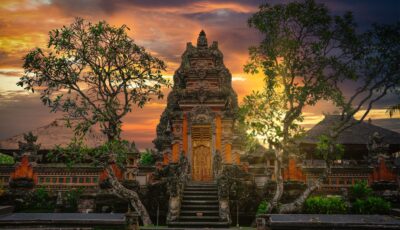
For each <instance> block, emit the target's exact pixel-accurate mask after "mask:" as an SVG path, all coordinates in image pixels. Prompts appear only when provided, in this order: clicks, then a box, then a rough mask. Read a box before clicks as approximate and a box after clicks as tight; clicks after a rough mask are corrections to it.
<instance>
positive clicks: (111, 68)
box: [18, 18, 169, 224]
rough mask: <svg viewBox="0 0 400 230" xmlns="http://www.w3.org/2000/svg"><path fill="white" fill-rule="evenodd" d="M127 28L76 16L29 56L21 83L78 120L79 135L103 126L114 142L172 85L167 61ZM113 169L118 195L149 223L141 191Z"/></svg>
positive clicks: (26, 58) (68, 115)
mask: <svg viewBox="0 0 400 230" xmlns="http://www.w3.org/2000/svg"><path fill="white" fill-rule="evenodd" d="M127 30H128V28H127V27H126V26H125V25H123V26H121V27H114V26H111V25H109V24H107V23H106V22H105V21H100V22H98V23H96V24H92V23H90V22H86V21H84V20H83V19H81V18H77V19H76V20H75V21H74V22H73V23H72V24H71V25H70V26H64V27H62V28H61V29H55V30H52V31H50V33H49V35H50V36H49V42H48V47H47V48H46V49H41V48H36V49H34V50H33V51H31V52H29V53H28V54H27V55H26V56H25V57H24V65H23V67H24V69H25V75H24V76H23V77H22V78H21V79H20V81H19V82H18V85H20V86H22V87H24V88H25V89H26V90H30V91H32V92H33V91H35V90H36V91H39V92H40V95H41V100H42V101H43V103H44V104H45V105H47V106H49V107H50V108H51V109H52V111H54V112H56V111H62V112H64V113H65V114H66V117H67V118H69V119H70V118H79V119H80V122H79V123H78V125H77V126H76V127H75V131H76V134H80V135H83V134H84V133H85V132H86V131H88V129H89V128H90V127H91V126H93V125H95V124H99V125H100V127H101V129H102V131H103V132H104V133H105V134H106V135H107V137H108V140H109V141H110V142H112V141H115V140H120V132H121V123H122V122H121V119H122V118H123V117H124V116H125V115H127V114H128V113H129V112H131V111H132V108H136V107H139V108H142V107H143V106H144V105H145V104H146V103H147V102H148V101H150V100H151V98H152V97H156V98H162V97H163V93H162V90H161V87H162V86H168V85H169V82H168V81H167V80H166V79H164V78H163V77H162V71H163V70H165V68H166V67H165V64H164V62H163V61H161V60H160V59H158V58H156V57H153V56H152V55H151V54H150V53H148V52H146V51H145V49H144V48H143V47H140V46H138V45H137V44H135V42H134V41H133V40H132V39H131V38H130V37H129V36H128V35H127V33H126V31H127ZM109 154H110V155H112V154H113V153H112V152H109ZM110 158H112V157H110ZM108 172H109V175H110V178H109V179H110V180H111V181H112V183H111V184H112V185H113V186H114V187H115V188H117V189H115V191H116V193H117V194H118V195H120V196H124V197H125V198H129V199H130V200H131V204H132V205H133V207H135V208H136V209H137V211H139V213H140V215H141V217H142V220H143V222H144V224H150V223H151V220H150V218H149V215H148V213H147V211H146V209H145V207H144V206H143V205H142V203H141V202H140V199H139V197H138V195H137V193H136V192H134V191H131V190H128V189H126V188H124V187H123V186H122V185H121V184H120V183H119V182H118V180H116V178H115V176H114V175H113V171H112V168H111V166H110V165H109V167H108Z"/></svg>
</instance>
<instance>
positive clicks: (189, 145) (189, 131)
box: [186, 113, 193, 174]
mask: <svg viewBox="0 0 400 230" xmlns="http://www.w3.org/2000/svg"><path fill="white" fill-rule="evenodd" d="M186 119H187V151H188V152H187V153H186V156H187V158H188V162H189V165H190V169H191V170H192V168H193V165H192V159H193V151H192V121H191V117H190V115H189V113H188V114H187V115H186ZM191 170H190V174H191Z"/></svg>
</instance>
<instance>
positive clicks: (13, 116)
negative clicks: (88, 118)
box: [0, 0, 400, 148]
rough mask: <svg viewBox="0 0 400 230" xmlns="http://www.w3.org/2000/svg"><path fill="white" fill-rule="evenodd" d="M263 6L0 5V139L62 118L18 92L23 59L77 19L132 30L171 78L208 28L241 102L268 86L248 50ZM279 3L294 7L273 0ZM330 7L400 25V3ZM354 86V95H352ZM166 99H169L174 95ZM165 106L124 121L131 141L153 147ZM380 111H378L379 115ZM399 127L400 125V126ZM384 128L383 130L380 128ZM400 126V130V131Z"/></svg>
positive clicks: (73, 0)
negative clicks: (249, 64)
mask: <svg viewBox="0 0 400 230" xmlns="http://www.w3.org/2000/svg"><path fill="white" fill-rule="evenodd" d="M262 2H265V1H263V0H193V1H189V0H168V1H167V0H143V1H142V0H113V1H110V0H85V1H81V0H68V1H66V0H34V1H28V0H4V1H1V3H0V138H3V137H9V136H11V135H14V134H18V133H21V132H25V131H27V130H30V129H33V128H36V127H38V126H41V125H45V124H47V123H50V122H51V121H52V120H53V119H54V118H55V117H59V116H61V114H51V113H49V109H47V108H46V107H44V106H43V105H42V104H41V102H40V99H39V98H38V95H32V94H28V93H27V92H25V91H22V90H21V88H20V87H17V86H15V83H16V81H17V80H18V77H19V76H21V74H22V69H21V65H22V57H23V56H24V55H25V54H26V53H27V52H28V51H29V50H30V49H33V48H34V47H46V45H47V39H48V31H50V30H52V29H55V28H60V27H62V26H63V25H69V24H70V23H71V22H73V18H74V17H76V16H80V17H84V18H85V19H87V20H89V21H92V22H96V21H99V20H106V21H107V22H109V23H110V24H112V25H116V26H120V25H122V24H126V25H127V26H129V27H130V29H131V30H130V31H128V33H129V36H130V37H132V38H134V39H135V42H137V43H138V44H139V45H142V46H144V47H145V48H146V49H147V50H148V51H150V52H151V53H152V54H153V55H155V56H157V57H159V58H161V59H163V60H165V61H166V63H167V65H168V70H167V73H166V74H167V75H172V74H173V73H174V71H175V70H176V69H177V68H178V67H179V65H180V61H181V60H180V58H181V55H182V53H183V51H184V49H185V46H186V42H188V41H191V42H194V43H195V42H196V39H197V36H198V33H199V31H200V30H201V29H205V31H206V33H207V37H208V40H209V42H210V43H211V42H212V41H218V42H219V47H220V49H221V51H222V52H223V53H224V63H225V65H226V66H227V67H228V69H229V70H230V71H231V73H232V74H233V82H232V85H233V87H234V89H235V91H236V92H237V94H238V98H239V101H241V100H242V98H243V96H244V95H246V94H249V93H250V92H251V91H253V90H260V89H262V86H263V82H262V80H263V77H262V75H256V76H249V75H247V74H244V73H243V65H244V64H245V63H246V61H247V59H248V47H249V46H253V45H257V44H258V43H259V42H260V41H261V39H262V37H260V34H259V33H258V32H257V31H255V30H254V29H251V28H248V26H247V19H248V17H250V16H251V15H252V13H253V12H255V11H256V10H257V7H258V5H259V4H261V3H262ZM268 2H269V3H271V4H276V3H285V2H288V1H280V0H273V1H268ZM318 2H321V3H325V4H327V6H328V7H329V9H330V10H331V11H332V12H333V13H334V14H343V13H344V12H346V11H348V10H351V11H354V13H355V18H356V20H357V23H358V24H359V25H360V27H362V28H367V27H368V26H369V25H370V24H371V22H379V23H390V22H394V21H396V20H399V16H398V15H399V14H400V12H399V10H400V7H399V4H400V1H390V0H386V1H372V0H366V1H356V0H352V1H350V0H349V1H322V0H320V1H318ZM352 89H353V88H352V87H348V88H346V90H348V91H349V92H350V91H351V90H352ZM165 92H168V90H167V89H166V90H165ZM398 101H399V98H398V96H396V95H394V94H391V95H389V96H388V97H386V98H385V99H384V100H381V101H380V102H379V103H377V104H376V108H377V109H381V110H379V111H384V108H386V107H387V106H388V105H391V104H393V103H395V102H398ZM164 107H165V99H164V100H161V101H152V102H151V103H149V104H148V105H146V106H145V107H144V108H143V109H134V110H133V112H132V113H130V114H129V115H128V116H127V117H126V118H124V126H123V129H124V131H123V136H124V137H125V138H127V139H130V140H132V139H134V140H135V141H136V142H137V143H138V145H139V146H140V147H141V148H144V147H152V144H151V140H153V139H154V138H155V127H156V125H157V123H158V118H159V117H160V115H161V113H162V111H163V109H164ZM306 111H307V112H308V114H307V115H306V122H307V124H305V126H308V127H311V126H312V125H313V124H315V123H316V122H318V120H319V119H322V117H323V116H322V115H321V114H322V112H331V113H332V112H334V111H335V108H334V107H333V106H332V104H331V103H329V102H321V103H318V104H317V105H316V106H315V107H309V108H307V109H306ZM377 111H378V110H377ZM373 117H374V118H373V120H374V122H375V120H376V122H381V123H379V124H382V125H386V126H387V127H390V126H391V127H395V129H396V127H398V126H399V125H398V123H399V121H398V120H391V119H388V118H387V117H386V118H385V115H384V114H383V113H382V112H379V115H376V114H375V115H373ZM396 122H397V123H396ZM377 124H378V123H377ZM396 124H397V125H396Z"/></svg>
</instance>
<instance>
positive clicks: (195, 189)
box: [184, 187, 218, 191]
mask: <svg viewBox="0 0 400 230" xmlns="http://www.w3.org/2000/svg"><path fill="white" fill-rule="evenodd" d="M184 191H218V189H217V188H211V187H210V188H207V187H204V188H193V187H185V189H184Z"/></svg>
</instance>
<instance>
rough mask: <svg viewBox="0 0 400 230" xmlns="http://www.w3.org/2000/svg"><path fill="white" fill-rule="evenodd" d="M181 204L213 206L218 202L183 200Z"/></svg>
mask: <svg viewBox="0 0 400 230" xmlns="http://www.w3.org/2000/svg"><path fill="white" fill-rule="evenodd" d="M182 204H189V205H191V204H215V205H218V200H185V199H183V201H182Z"/></svg>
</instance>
